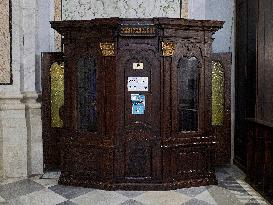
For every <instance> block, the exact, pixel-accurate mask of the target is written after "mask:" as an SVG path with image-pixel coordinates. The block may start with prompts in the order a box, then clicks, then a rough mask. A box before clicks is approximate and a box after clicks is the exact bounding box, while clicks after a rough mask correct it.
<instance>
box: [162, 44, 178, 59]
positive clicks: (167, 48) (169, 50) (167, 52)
mask: <svg viewBox="0 0 273 205" xmlns="http://www.w3.org/2000/svg"><path fill="white" fill-rule="evenodd" d="M175 46H176V45H175V43H173V42H162V51H163V56H173V54H174V50H175Z"/></svg>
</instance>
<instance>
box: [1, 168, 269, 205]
mask: <svg viewBox="0 0 273 205" xmlns="http://www.w3.org/2000/svg"><path fill="white" fill-rule="evenodd" d="M216 174H217V178H218V182H219V184H218V186H202V187H193V188H185V189H178V190H172V191H103V190H98V189H87V188H80V187H65V186H60V185H58V184H57V180H58V177H59V173H58V172H50V173H45V174H44V175H42V176H34V177H31V178H28V179H8V180H3V181H0V205H4V204H5V205H6V204H12V205H55V204H58V205H77V204H78V205H212V204H219V205H237V204H238V205H239V204H248V205H256V204H269V203H267V202H266V201H265V200H264V199H263V198H262V197H261V196H260V195H259V194H258V193H257V192H255V191H254V190H253V189H252V188H251V187H250V186H249V185H248V184H247V183H246V182H244V178H245V176H244V174H243V173H242V172H241V171H240V170H239V169H238V168H237V167H235V166H232V167H221V168H217V172H216Z"/></svg>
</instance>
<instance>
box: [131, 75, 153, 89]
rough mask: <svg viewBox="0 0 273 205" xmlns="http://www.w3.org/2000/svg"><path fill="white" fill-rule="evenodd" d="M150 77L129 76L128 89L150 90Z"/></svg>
mask: <svg viewBox="0 0 273 205" xmlns="http://www.w3.org/2000/svg"><path fill="white" fill-rule="evenodd" d="M148 81H149V78H148V77H128V83H127V88H128V91H148V89H149V88H148Z"/></svg>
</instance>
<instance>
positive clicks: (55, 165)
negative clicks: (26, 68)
mask: <svg viewBox="0 0 273 205" xmlns="http://www.w3.org/2000/svg"><path fill="white" fill-rule="evenodd" d="M41 61H42V62H41V65H42V79H41V80H42V91H43V92H42V109H41V111H42V112H41V114H42V119H43V120H42V128H43V132H42V138H43V153H44V154H43V156H44V170H56V169H59V168H60V164H61V153H60V152H61V147H60V141H61V135H62V133H63V130H62V128H52V127H51V77H50V68H51V66H52V64H53V63H55V62H57V63H62V62H64V54H63V53H61V52H44V53H42V54H41Z"/></svg>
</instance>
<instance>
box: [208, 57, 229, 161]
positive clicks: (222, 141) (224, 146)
mask: <svg viewBox="0 0 273 205" xmlns="http://www.w3.org/2000/svg"><path fill="white" fill-rule="evenodd" d="M212 61H215V62H219V63H221V65H222V66H223V71H224V93H225V96H224V98H225V99H224V122H223V125H214V126H213V130H214V134H215V136H216V139H217V144H216V159H215V162H216V164H217V165H224V164H230V160H231V102H230V101H231V66H232V65H231V62H232V54H231V53H213V54H212Z"/></svg>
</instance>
